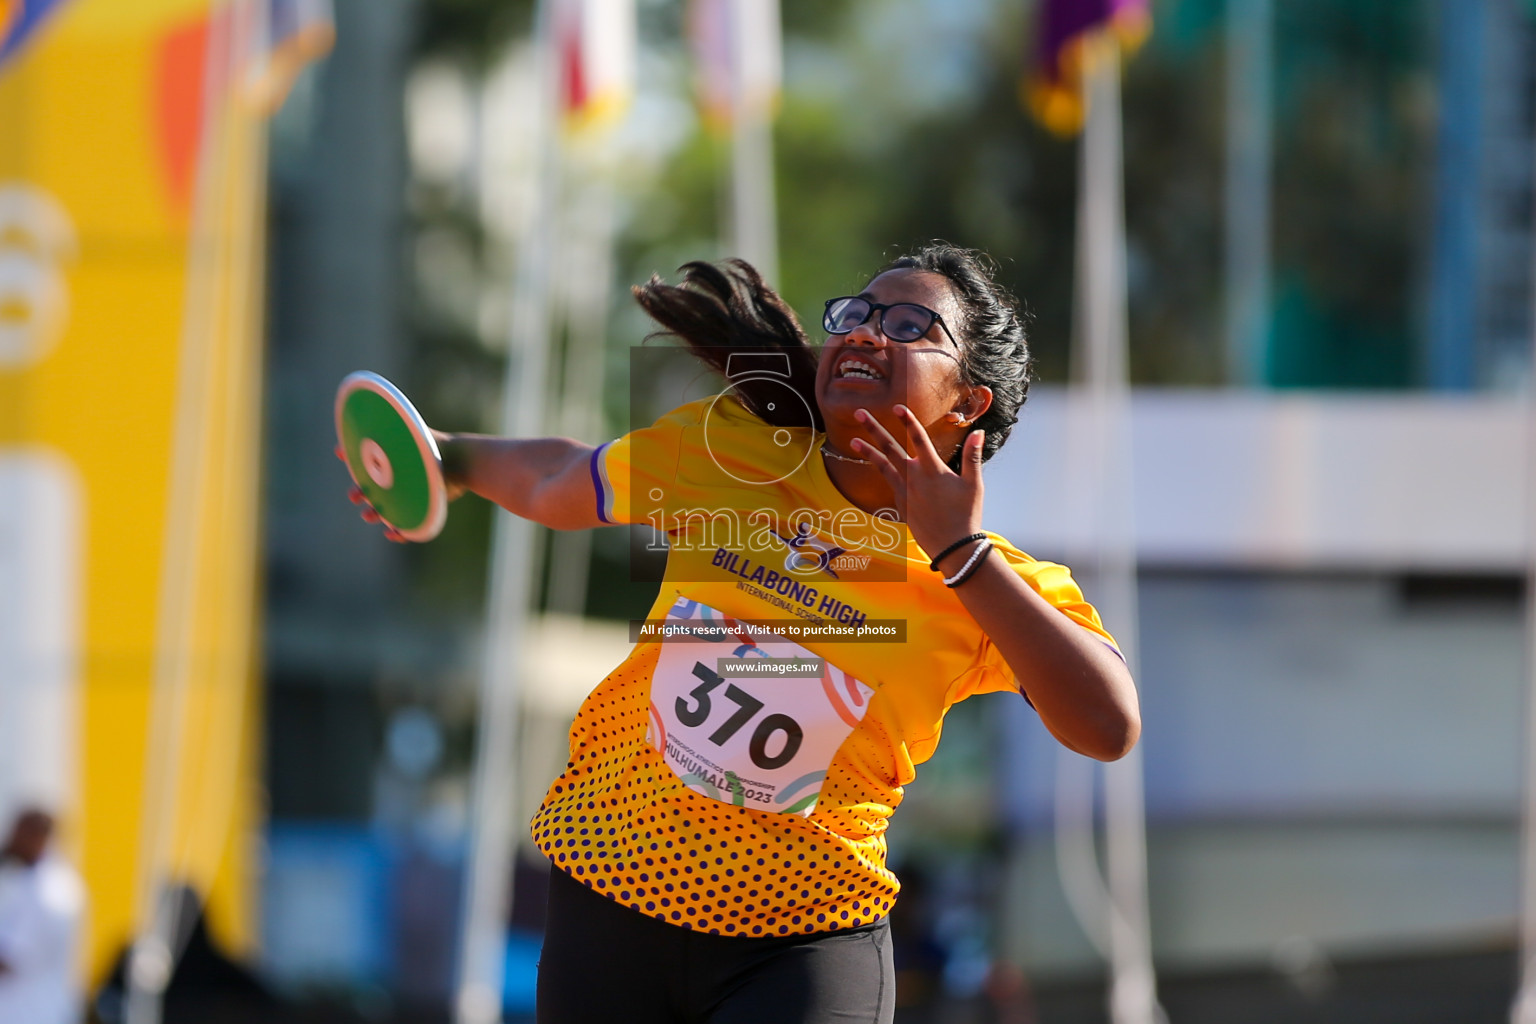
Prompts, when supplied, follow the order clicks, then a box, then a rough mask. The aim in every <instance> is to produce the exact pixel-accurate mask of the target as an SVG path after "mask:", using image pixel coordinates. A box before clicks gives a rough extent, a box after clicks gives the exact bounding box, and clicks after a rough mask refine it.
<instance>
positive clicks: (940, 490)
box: [852, 405, 984, 551]
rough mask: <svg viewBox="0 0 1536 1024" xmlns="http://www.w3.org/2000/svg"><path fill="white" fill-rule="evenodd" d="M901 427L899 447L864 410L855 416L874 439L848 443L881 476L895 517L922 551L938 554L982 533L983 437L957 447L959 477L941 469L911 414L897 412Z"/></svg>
mask: <svg viewBox="0 0 1536 1024" xmlns="http://www.w3.org/2000/svg"><path fill="white" fill-rule="evenodd" d="M895 411H896V416H897V418H899V419H900V420H901V422H902V423H903V424H904V425H905V427H906V432H907V444H906V446H903V445H902V444H901V443H900V442H898V441H897V440H896V439H895V438H894V437H892V436H891V434H890V431H888V430H886V429H885V427H883V426H882V425H881V424H880V421H879V420H877V419H875V417H874V416H873V415H872V414H871V413H870V411H869V410H868V409H860V410H859V411H858V412H857V413H855V414H854V415H855V416H856V417H857V418H858V420H859V422H860V423H862V424H864V426H865V428H866V429H867V430H868V431H869V432H870V434H871V436H873V437H874V444H870V443H869V442H868V441H864V440H862V439H855V440H854V441H853V443H852V447H853V449H854V452H855V454H857V455H859V456H860V457H862V458H866V459H869V460H870V461H871V462H873V463H874V464H875V465H876V466H877V467H878V468H879V470H880V472H881V473H882V474H884V476H885V479H886V481H887V482H888V483H889V484H890V485H891V492H892V493H893V494H894V495H895V496H896V511H897V513H899V514H900V516H901V518H902V520H903V521H904V522H905V523H906V524H907V529H909V530H911V531H912V537H913V539H914V540H916V541H917V543H918V544H919V545H920V546H921V547H922V549H923V550H924V551H942V550H944V549H945V548H946V547H948V546H949V545H950V544H953V543H954V542H955V541H957V540H959V539H960V538H961V537H964V536H967V535H968V534H972V533H976V532H978V531H980V530H981V499H982V486H981V446H982V442H983V440H984V436H983V433H982V431H980V430H973V431H971V432H970V433H969V434H967V435H966V436H965V440H964V441H963V442H961V458H960V470H961V471H960V472H959V473H956V472H955V471H954V470H952V469H950V468H949V467H948V466H947V465H945V464H944V460H943V459H941V458H940V457H939V453H938V452H937V451H936V450H934V447H933V440H932V439H931V438H929V436H928V431H927V430H926V429H925V428H924V427H923V425H922V423H921V422H920V421H919V420H918V419H917V417H916V416H914V415H912V410H910V409H908V408H907V407H906V406H905V405H898V406H896V409H895Z"/></svg>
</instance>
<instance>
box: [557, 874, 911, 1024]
mask: <svg viewBox="0 0 1536 1024" xmlns="http://www.w3.org/2000/svg"><path fill="white" fill-rule="evenodd" d="M895 989H896V980H895V973H894V970H893V966H892V961H891V929H890V924H889V922H888V921H886V920H880V921H877V922H876V923H874V924H871V925H865V926H864V927H862V928H850V929H848V930H846V931H837V932H821V933H819V934H815V935H784V936H774V937H772V938H741V937H739V936H734V935H709V934H706V933H704V932H698V931H693V930H691V929H688V928H680V927H678V926H677V925H673V924H667V923H666V922H665V921H658V920H656V919H655V918H653V917H648V916H646V915H645V914H642V913H640V912H639V911H638V910H631V909H630V908H629V907H625V906H621V905H620V904H618V903H615V902H614V901H613V900H610V899H609V898H608V897H606V896H602V895H599V894H598V893H596V892H593V891H592V890H591V889H588V888H587V887H586V886H585V885H582V884H581V883H580V882H578V881H576V880H575V879H574V878H572V877H571V876H570V875H567V874H566V873H565V872H564V871H561V870H560V869H559V868H554V869H552V870H551V871H550V881H549V923H548V925H547V926H546V928H545V931H544V950H543V952H542V953H541V954H540V956H539V1009H538V1024H832V1022H838V1024H890V1022H891V1019H892V1017H893V1015H894V1014H895V1012H896V1009H895V1007H896V999H895V997H896V991H895Z"/></svg>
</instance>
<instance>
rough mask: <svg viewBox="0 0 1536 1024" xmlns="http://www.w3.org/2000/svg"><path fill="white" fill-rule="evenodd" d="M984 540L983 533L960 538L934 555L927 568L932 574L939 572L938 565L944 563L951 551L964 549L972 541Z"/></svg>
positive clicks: (985, 536)
mask: <svg viewBox="0 0 1536 1024" xmlns="http://www.w3.org/2000/svg"><path fill="white" fill-rule="evenodd" d="M986 539H987V535H986V534H984V533H973V534H971V535H970V536H969V537H961V538H960V539H959V540H957V541H955V542H954V543H953V544H951V545H950V546H949V547H947V548H945V549H944V550H943V551H940V552H939V553H938V554H936V555H934V556H933V561H931V562H929V563H928V568H930V569H932V570H933V571H934V572H938V571H939V563H940V562H942V561H944V556H945V555H947V554H949V553H950V552H951V551H954V550H956V549H957V548H963V547H965V546H966V545H967V544H969V543H970V542H971V541H973V540H986Z"/></svg>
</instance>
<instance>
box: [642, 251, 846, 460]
mask: <svg viewBox="0 0 1536 1024" xmlns="http://www.w3.org/2000/svg"><path fill="white" fill-rule="evenodd" d="M678 269H679V270H681V271H682V274H683V281H682V283H681V284H677V285H670V284H667V283H665V282H664V281H662V280H661V278H659V277H657V276H655V275H652V276H651V279H650V280H649V281H647V282H646V283H645V284H643V285H636V286H635V287H634V288H633V289H631V290H632V291H633V292H634V296H635V301H636V302H638V303H640V307H641V308H642V309H644V310H645V311H646V312H647V313H649V314H650V315H651V319H653V320H655V321H656V322H657V323H658V324H660V325H661V326H662V327H663V328H664V332H663V333H666V334H671V335H674V336H676V337H677V338H679V339H680V340H682V341H683V342H684V343H685V344H686V345H687V346H688V348H689V349H690V350H691V351H692V352H693V354H694V355H696V356H698V357H699V358H700V359H701V360H703V361H704V362H705V363H707V364H709V365H710V366H712V367H713V368H714V369H716V370H718V371H720V373H722V374H728V372H729V366H728V363H729V361H730V358H731V356H732V355H736V354H747V355H762V354H775V355H777V354H780V353H782V354H783V356H785V357H786V358H787V359H788V361H789V379H788V380H787V381H784V382H783V383H776V382H775V379H774V378H773V377H771V376H764V375H760V374H754V375H749V376H747V377H745V378H743V379H741V380H740V381H739V382H738V383H737V384H736V386H735V391H736V394H737V395H739V396H740V397H741V400H742V404H743V405H745V406H746V407H747V408H748V409H749V410H751V412H752V413H753V415H755V416H757V418H758V419H760V420H763V421H764V422H765V423H770V424H772V425H774V426H776V427H804V426H812V427H814V428H815V429H817V430H822V429H825V428H824V424H823V423H822V419H821V410H820V409H819V408H817V406H816V360H817V355H816V350H815V349H814V348H812V347H811V344H810V342H809V341H807V340H806V337H805V331H804V330H803V329H802V328H801V327H800V321H799V320H797V319H795V313H794V310H792V309H790V308H789V306H787V305H785V303H784V300H783V299H781V298H779V296H778V293H777V292H775V291H774V290H773V289H772V288H769V287H768V285H767V284H765V283H764V281H763V277H762V275H761V274H759V273H758V272H757V270H756V269H755V268H753V266H752V265H751V264H750V263H747V262H746V261H745V260H737V259H731V260H725V261H724V262H722V263H720V264H718V265H715V264H711V263H704V262H702V261H694V262H692V263H685V264H683V265H682V266H681V267H680V268H678ZM781 365H782V364H781ZM784 384H787V385H788V386H789V387H791V388H793V389H794V390H795V392H796V393H798V394H799V395H801V396H802V397H803V398H804V399H805V404H806V406H808V407H809V408H810V410H811V416H812V417H813V419H814V422H813V423H810V424H807V423H805V415H804V410H803V409H791V408H789V406H790V405H793V404H795V403H785V402H773V401H770V398H771V397H772V392H775V391H778V389H779V388H780V387H783V386H784Z"/></svg>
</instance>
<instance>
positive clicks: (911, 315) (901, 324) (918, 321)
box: [883, 302, 933, 341]
mask: <svg viewBox="0 0 1536 1024" xmlns="http://www.w3.org/2000/svg"><path fill="white" fill-rule="evenodd" d="M932 326H933V310H931V309H926V308H924V307H923V306H914V305H912V304H911V303H907V302H903V303H899V304H897V305H895V306H892V307H891V308H889V309H887V310H886V311H885V321H884V324H883V327H884V329H885V336H886V337H887V338H890V339H891V340H892V341H916V340H917V339H918V338H921V337H922V336H923V335H925V334H927V333H928V328H930V327H932Z"/></svg>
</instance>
